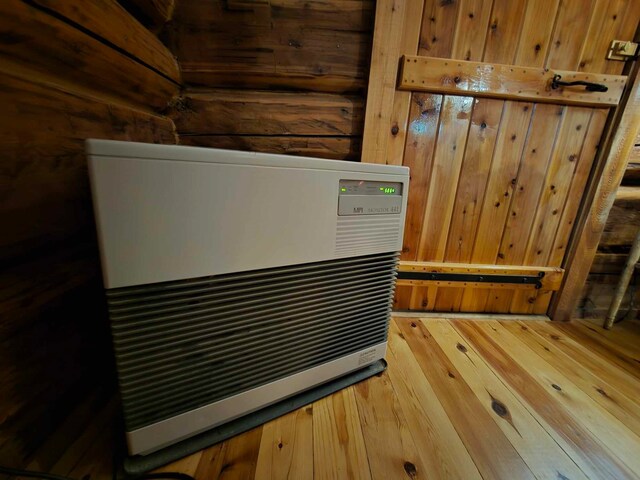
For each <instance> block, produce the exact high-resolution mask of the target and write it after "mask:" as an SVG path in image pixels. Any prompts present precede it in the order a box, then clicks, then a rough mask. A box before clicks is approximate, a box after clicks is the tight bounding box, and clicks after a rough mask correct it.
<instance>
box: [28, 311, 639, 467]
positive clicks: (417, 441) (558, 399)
mask: <svg viewBox="0 0 640 480" xmlns="http://www.w3.org/2000/svg"><path fill="white" fill-rule="evenodd" d="M637 339H640V328H637V326H636V325H635V324H634V325H628V326H624V325H616V326H615V327H614V330H613V331H611V332H604V331H602V330H601V329H600V327H599V326H597V325H595V324H593V323H589V322H585V321H579V322H573V323H571V324H557V323H554V322H548V321H527V320H525V319H524V318H520V319H516V320H506V319H500V320H499V321H497V320H487V319H486V318H485V319H484V320H480V319H477V318H472V317H466V318H464V319H456V318H445V317H443V316H437V317H436V316H433V317H418V316H413V315H412V316H407V317H403V316H400V315H397V314H396V315H394V318H393V319H392V321H391V325H390V328H389V345H388V350H387V355H386V359H387V362H388V368H387V370H386V371H385V372H383V373H382V374H379V375H378V376H374V377H372V378H370V379H367V380H365V381H363V382H361V383H359V384H357V385H354V386H351V387H348V388H346V389H344V390H341V391H340V392H337V393H335V394H333V395H331V396H329V397H326V398H323V399H320V400H318V401H316V402H314V403H313V404H311V405H307V406H305V407H302V408H300V409H298V410H296V411H294V412H291V413H289V414H287V415H284V416H282V417H280V418H277V419H275V420H273V421H271V422H268V423H266V424H265V425H263V426H260V427H258V428H255V429H253V430H250V431H248V432H246V433H244V434H241V435H238V436H236V437H233V438H231V439H229V440H227V441H225V442H222V443H220V444H218V445H214V446H211V447H209V448H206V449H204V450H202V451H200V452H197V453H195V454H193V455H191V456H189V457H186V458H183V459H181V460H178V461H177V462H174V463H172V464H169V465H166V466H164V467H162V468H161V469H159V470H158V472H176V471H177V472H183V473H187V474H189V475H192V476H193V477H195V478H196V479H197V480H214V479H226V480H240V479H242V480H244V479H247V480H250V479H256V480H276V479H293V480H298V479H302V480H305V479H340V480H342V479H366V480H377V479H380V480H395V479H430V480H431V479H462V480H481V479H485V480H486V479H515V478H517V479H549V480H551V479H554V480H561V479H571V480H586V479H590V480H595V479H633V478H635V479H640V455H638V453H639V452H640V361H639V360H638V353H640V350H639V349H638V348H637V343H636V340H637ZM101 395H103V394H102V393H98V395H97V396H96V395H95V394H94V395H89V396H88V397H87V400H86V403H85V404H84V405H80V406H79V407H78V408H76V409H75V410H74V414H73V415H72V418H70V419H69V421H68V424H63V425H61V426H60V427H59V428H58V429H57V430H56V432H55V433H54V434H53V435H52V436H51V437H50V438H49V439H48V440H46V441H45V442H44V443H43V444H42V445H41V446H40V447H39V448H38V449H37V450H35V453H34V454H33V456H32V457H30V458H29V466H30V467H31V468H36V469H41V470H48V471H50V472H52V473H58V474H61V475H71V476H72V477H73V478H77V479H80V478H85V479H88V478H90V479H91V480H102V479H104V480H107V479H109V478H112V477H111V475H112V474H111V469H112V465H113V464H112V456H113V453H112V452H113V448H115V445H116V444H118V443H121V441H120V442H119V441H118V439H119V437H120V438H121V434H119V433H117V432H118V425H119V420H117V416H118V414H117V403H116V402H115V401H107V400H102V401H98V400H99V399H100V398H104V397H103V396H102V397H101ZM79 422H80V423H82V422H89V426H88V427H87V428H85V429H84V430H82V428H81V427H79V426H78V424H79ZM66 436H68V438H66V439H65V437H66Z"/></svg>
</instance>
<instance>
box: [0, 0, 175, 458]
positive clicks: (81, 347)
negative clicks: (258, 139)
mask: <svg viewBox="0 0 640 480" xmlns="http://www.w3.org/2000/svg"><path fill="white" fill-rule="evenodd" d="M0 71H1V72H2V75H0V104H1V105H2V115H0V146H1V150H2V156H3V158H2V166H1V167H0V199H1V201H0V225H2V228H1V230H0V231H1V232H2V234H1V235H0V265H2V270H1V271H0V285H2V289H1V290H0V383H1V385H2V388H1V390H2V394H1V395H0V412H2V413H1V414H0V464H3V465H9V466H21V465H22V466H24V465H27V464H28V463H29V459H30V456H31V455H32V454H33V452H34V451H36V449H37V448H38V447H39V445H40V444H41V443H42V442H43V441H44V439H46V438H47V437H49V435H50V434H51V432H53V431H55V430H56V429H57V428H58V427H59V426H60V422H61V421H62V419H64V418H66V417H67V416H68V414H69V412H71V411H72V410H73V409H74V408H75V407H76V404H77V402H78V401H80V400H81V399H83V397H84V395H85V393H86V392H87V391H89V390H90V389H94V388H95V383H96V382H98V383H101V384H104V386H105V387H106V386H108V385H110V384H111V383H112V378H113V374H112V373H111V364H112V361H111V353H110V336H109V331H108V328H107V322H106V319H105V318H104V316H103V315H104V313H103V312H104V311H105V308H104V298H103V294H102V289H101V281H100V277H99V263H98V254H97V245H96V242H95V234H94V228H95V227H94V221H93V215H92V211H91V198H90V194H89V184H88V177H87V170H86V160H85V156H84V139H86V138H90V137H93V138H107V139H119V140H134V141H143V142H155V143H176V135H175V127H174V125H173V122H172V121H171V120H170V119H169V118H167V117H165V116H163V115H161V114H159V113H158V112H159V111H161V110H162V109H164V108H165V107H166V105H167V103H168V102H169V101H170V99H171V98H172V97H173V96H174V95H176V94H177V93H178V90H179V83H180V74H179V69H178V65H177V63H176V61H175V59H174V58H173V56H172V55H171V53H170V52H169V51H168V50H167V49H166V48H165V47H164V46H163V45H162V43H161V42H160V41H159V40H158V39H157V38H156V37H155V36H154V35H153V34H151V33H150V32H149V31H148V30H146V29H145V28H144V27H143V26H142V25H141V24H140V23H138V22H137V21H136V20H135V19H134V18H133V17H132V16H130V15H129V14H128V13H127V11H126V10H124V9H123V8H122V7H121V6H120V5H119V4H118V3H116V2H115V1H113V0H98V1H95V2H86V4H85V3H83V4H82V8H81V9H79V8H78V3H77V2H75V1H71V0H64V1H53V0H33V1H22V0H6V1H3V2H2V3H1V4H0ZM37 466H38V465H35V467H37Z"/></svg>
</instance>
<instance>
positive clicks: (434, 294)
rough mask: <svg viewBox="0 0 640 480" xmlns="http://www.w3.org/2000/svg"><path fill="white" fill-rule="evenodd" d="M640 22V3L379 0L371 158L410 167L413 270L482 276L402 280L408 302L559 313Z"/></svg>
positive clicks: (366, 143) (403, 305)
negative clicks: (624, 49)
mask: <svg viewBox="0 0 640 480" xmlns="http://www.w3.org/2000/svg"><path fill="white" fill-rule="evenodd" d="M639 19H640V0H582V1H578V0H572V1H565V0H528V1H526V2H525V1H522V2H520V1H517V2H515V1H510V0H453V1H446V2H443V1H440V0H380V1H379V2H378V4H377V10H376V23H375V33H374V45H373V53H372V64H371V74H370V82H369V92H368V98H367V110H366V120H365V132H364V140H363V154H362V159H363V161H365V162H374V163H388V164H396V165H399V164H402V165H406V166H408V167H410V168H411V183H410V188H409V207H408V208H409V210H408V216H407V223H406V227H405V239H404V247H403V252H402V263H401V270H413V271H423V272H450V273H451V272H453V273H471V274H481V275H482V277H483V280H484V282H478V281H475V280H476V279H477V278H478V277H477V276H476V277H473V275H471V276H467V277H456V278H454V279H450V278H449V279H446V280H441V278H442V277H438V278H437V279H434V280H425V279H422V280H403V281H402V282H399V286H398V289H397V293H396V302H395V307H396V308H398V309H412V310H436V311H469V312H511V313H545V312H546V311H547V308H548V305H549V301H550V299H551V295H552V293H553V291H555V290H557V289H558V288H559V285H560V281H561V278H562V275H563V270H562V265H563V261H564V256H565V251H566V248H567V244H568V242H569V239H570V236H571V233H572V229H573V225H574V222H575V220H576V218H577V215H578V210H579V207H580V202H581V199H582V197H583V193H584V190H585V187H586V185H587V182H588V180H589V178H590V175H591V171H592V167H593V165H594V159H595V157H596V153H597V150H598V145H599V143H600V140H601V138H602V136H603V132H604V130H605V127H606V125H607V119H608V117H609V114H610V112H611V111H612V110H613V109H614V108H615V107H616V105H617V104H618V103H619V101H620V99H621V96H622V93H623V88H624V87H625V85H626V83H627V77H626V76H624V75H621V74H622V72H623V70H624V66H625V64H624V62H620V61H614V60H608V59H607V52H608V48H609V45H610V43H611V41H612V40H614V39H621V40H631V39H633V38H634V33H635V31H636V28H637V26H638V21H639ZM555 74H560V75H561V76H562V79H561V80H564V81H566V80H569V81H574V80H584V81H588V82H596V83H599V84H603V85H605V86H607V87H608V91H607V92H606V93H603V92H593V91H585V88H584V87H583V86H582V87H579V86H573V87H560V88H558V89H553V88H551V82H552V78H553V76H554V75H555ZM499 274H502V275H509V276H512V277H513V276H516V277H518V278H520V277H523V276H527V277H529V278H530V277H532V276H536V275H544V277H542V278H543V279H544V280H543V281H541V282H539V283H538V285H533V284H531V283H529V284H515V283H511V281H508V282H499V281H495V282H492V283H486V280H487V278H496V279H497V278H499V277H491V276H492V275H499ZM454 277H455V275H454Z"/></svg>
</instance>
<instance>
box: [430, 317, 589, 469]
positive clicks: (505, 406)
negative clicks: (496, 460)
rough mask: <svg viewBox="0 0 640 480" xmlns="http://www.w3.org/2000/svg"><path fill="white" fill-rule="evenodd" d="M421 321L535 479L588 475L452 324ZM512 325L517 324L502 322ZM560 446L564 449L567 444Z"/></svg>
mask: <svg viewBox="0 0 640 480" xmlns="http://www.w3.org/2000/svg"><path fill="white" fill-rule="evenodd" d="M423 324H424V325H425V327H426V328H427V330H428V331H429V333H430V334H431V335H433V337H434V339H435V340H436V341H437V342H438V345H440V347H441V348H442V349H443V351H444V352H445V353H446V355H447V357H448V358H449V359H450V360H451V362H452V363H453V365H454V366H455V367H456V369H457V370H458V372H460V375H461V376H462V378H463V380H464V381H465V382H467V384H468V385H469V387H470V388H471V389H472V390H473V391H474V393H475V395H476V396H477V397H478V398H479V399H481V402H482V406H483V408H484V409H485V411H486V412H487V413H489V415H491V416H492V417H493V418H494V419H495V421H496V423H497V424H498V426H499V427H500V429H501V431H502V432H503V434H504V435H505V436H506V437H507V438H508V439H509V441H510V442H511V443H512V445H514V446H515V447H516V449H517V450H518V453H519V454H520V455H521V456H522V459H523V460H524V461H525V463H526V464H527V466H528V467H529V469H530V470H531V472H532V473H533V474H534V475H535V476H536V478H562V477H563V476H564V477H565V478H587V476H586V475H585V474H584V473H583V472H582V471H581V470H580V468H578V466H577V465H576V464H575V463H574V462H573V460H572V459H571V458H570V456H569V455H566V454H565V455H562V454H560V455H559V454H558V453H559V452H558V444H557V443H556V439H555V438H554V436H553V435H551V434H549V433H548V432H547V430H545V427H546V426H544V424H541V423H539V418H537V416H536V415H534V414H532V413H531V412H529V410H528V409H527V407H526V406H525V405H523V404H522V403H521V402H520V400H519V399H518V397H517V394H514V393H513V392H512V391H511V390H510V389H509V387H508V386H506V385H505V384H504V383H502V381H501V380H500V378H499V377H498V376H496V374H495V372H494V371H493V370H492V368H491V367H490V366H489V365H487V364H486V363H485V362H484V360H483V359H482V357H481V356H480V355H478V353H476V352H475V351H474V350H473V348H472V347H471V345H470V344H469V343H468V342H467V341H466V340H465V339H464V338H463V337H461V336H460V334H459V333H458V332H457V331H456V330H455V328H454V327H453V326H452V325H451V323H449V322H446V321H443V322H433V321H431V322H429V321H427V322H425V321H424V320H423ZM511 324H513V325H516V323H515V322H512V323H505V325H511ZM523 432H526V434H524V433H523ZM562 446H563V447H564V448H566V444H562ZM560 451H562V450H560Z"/></svg>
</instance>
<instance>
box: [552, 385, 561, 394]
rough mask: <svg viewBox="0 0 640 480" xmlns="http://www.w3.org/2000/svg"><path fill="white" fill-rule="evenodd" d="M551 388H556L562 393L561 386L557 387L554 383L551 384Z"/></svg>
mask: <svg viewBox="0 0 640 480" xmlns="http://www.w3.org/2000/svg"><path fill="white" fill-rule="evenodd" d="M551 386H552V387H553V388H555V389H556V390H558V391H559V392H561V391H562V388H560V385H556V384H555V383H552V384H551Z"/></svg>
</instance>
